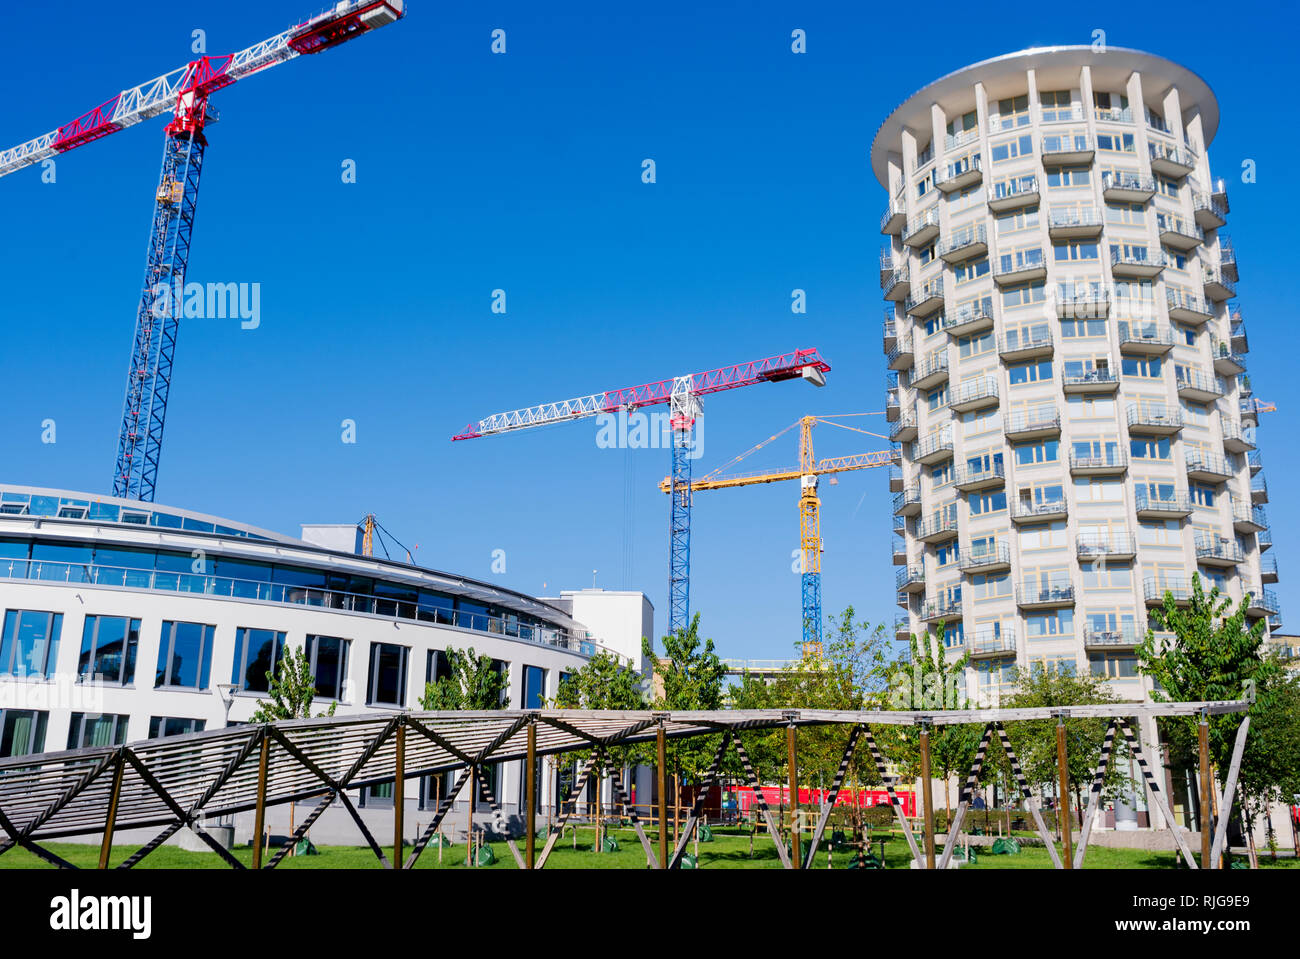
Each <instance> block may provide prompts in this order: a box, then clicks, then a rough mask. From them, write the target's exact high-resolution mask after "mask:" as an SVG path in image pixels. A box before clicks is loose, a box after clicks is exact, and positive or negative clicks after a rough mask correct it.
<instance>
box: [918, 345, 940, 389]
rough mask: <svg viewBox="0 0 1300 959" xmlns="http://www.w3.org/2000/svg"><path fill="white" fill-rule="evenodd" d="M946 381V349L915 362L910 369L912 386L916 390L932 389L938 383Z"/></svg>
mask: <svg viewBox="0 0 1300 959" xmlns="http://www.w3.org/2000/svg"><path fill="white" fill-rule="evenodd" d="M947 382H948V351H947V350H941V351H939V352H938V353H932V354H931V355H930V356H927V357H925V358H924V359H922V360H921V361H920V362H919V363H917V364H916V369H914V370H913V371H912V387H913V388H914V389H918V390H932V389H934V388H935V387H936V386H938V385H939V384H940V383H947Z"/></svg>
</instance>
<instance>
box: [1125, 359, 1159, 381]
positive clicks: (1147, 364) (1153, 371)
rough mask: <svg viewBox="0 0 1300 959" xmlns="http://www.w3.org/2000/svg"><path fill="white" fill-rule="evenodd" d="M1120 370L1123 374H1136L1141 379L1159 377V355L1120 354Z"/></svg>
mask: <svg viewBox="0 0 1300 959" xmlns="http://www.w3.org/2000/svg"><path fill="white" fill-rule="evenodd" d="M1120 370H1121V372H1123V374H1124V375H1125V376H1137V377H1142V378H1143V379H1148V380H1155V379H1159V378H1160V357H1158V356H1128V355H1125V356H1122V357H1120Z"/></svg>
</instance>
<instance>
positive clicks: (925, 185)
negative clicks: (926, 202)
mask: <svg viewBox="0 0 1300 959" xmlns="http://www.w3.org/2000/svg"><path fill="white" fill-rule="evenodd" d="M933 159H934V155H933V154H930V155H929V156H927V157H925V158H924V159H922V158H921V157H917V158H916V165H917V166H918V167H920V166H922V165H923V164H925V163H929V162H930V161H931V160H933ZM933 189H934V173H933V172H930V173H927V174H926V175H925V176H923V177H921V179H919V180H917V181H916V196H917V198H918V199H919V198H921V197H923V196H925V195H926V194H927V193H929V192H930V191H931V190H933Z"/></svg>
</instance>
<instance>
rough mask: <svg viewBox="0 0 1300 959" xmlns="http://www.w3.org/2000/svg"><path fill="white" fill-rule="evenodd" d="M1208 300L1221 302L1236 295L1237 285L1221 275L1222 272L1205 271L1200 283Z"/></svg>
mask: <svg viewBox="0 0 1300 959" xmlns="http://www.w3.org/2000/svg"><path fill="white" fill-rule="evenodd" d="M1202 284H1203V286H1204V289H1205V295H1206V297H1207V298H1208V299H1211V300H1216V301H1220V302H1221V301H1223V300H1229V299H1231V298H1232V297H1234V296H1236V295H1237V284H1236V283H1234V282H1233V281H1232V280H1230V279H1228V278H1227V277H1226V276H1224V275H1223V271H1221V270H1214V269H1207V270H1206V271H1205V278H1204V280H1203V281H1202Z"/></svg>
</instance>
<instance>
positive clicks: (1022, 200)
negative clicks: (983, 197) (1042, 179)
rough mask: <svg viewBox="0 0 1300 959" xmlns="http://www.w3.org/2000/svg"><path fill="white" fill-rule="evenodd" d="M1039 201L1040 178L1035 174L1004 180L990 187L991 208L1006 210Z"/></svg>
mask: <svg viewBox="0 0 1300 959" xmlns="http://www.w3.org/2000/svg"><path fill="white" fill-rule="evenodd" d="M1037 200H1038V177H1036V176H1034V175H1033V174H1029V175H1027V176H1021V177H1015V178H1014V179H1011V180H1003V181H1002V182H1000V183H994V184H993V185H992V186H990V187H989V201H988V202H989V207H990V208H992V209H993V210H995V211H997V210H1006V209H1011V208H1013V207H1016V206H1022V205H1027V204H1030V203H1034V202H1036V201H1037Z"/></svg>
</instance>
